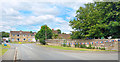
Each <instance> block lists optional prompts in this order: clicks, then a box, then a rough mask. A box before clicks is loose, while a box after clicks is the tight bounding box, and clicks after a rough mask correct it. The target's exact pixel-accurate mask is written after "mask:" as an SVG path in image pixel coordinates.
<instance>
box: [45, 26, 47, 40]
mask: <svg viewBox="0 0 120 62" xmlns="http://www.w3.org/2000/svg"><path fill="white" fill-rule="evenodd" d="M46 28H47V25H45V41H46V40H47V31H46Z"/></svg>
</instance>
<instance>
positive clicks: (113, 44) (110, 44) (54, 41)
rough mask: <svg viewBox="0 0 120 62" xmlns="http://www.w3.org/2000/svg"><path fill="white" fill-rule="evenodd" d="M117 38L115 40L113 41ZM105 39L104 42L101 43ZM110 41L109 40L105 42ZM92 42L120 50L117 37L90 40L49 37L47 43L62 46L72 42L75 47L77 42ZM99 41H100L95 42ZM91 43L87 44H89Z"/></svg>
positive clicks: (108, 48) (107, 48) (94, 44)
mask: <svg viewBox="0 0 120 62" xmlns="http://www.w3.org/2000/svg"><path fill="white" fill-rule="evenodd" d="M113 40H115V41H113ZM101 41H103V43H100V42H101ZM105 41H108V42H105ZM89 42H90V43H91V42H94V43H93V44H92V47H105V48H106V50H118V40H117V39H89V40H83V39H74V40H72V39H48V40H47V44H48V45H54V46H61V44H63V43H70V44H71V47H75V45H74V44H75V43H89ZM95 42H99V43H95ZM88 45H89V44H86V46H88Z"/></svg>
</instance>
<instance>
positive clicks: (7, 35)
mask: <svg viewBox="0 0 120 62" xmlns="http://www.w3.org/2000/svg"><path fill="white" fill-rule="evenodd" d="M1 33H2V38H3V37H9V33H8V32H4V31H2V32H1Z"/></svg>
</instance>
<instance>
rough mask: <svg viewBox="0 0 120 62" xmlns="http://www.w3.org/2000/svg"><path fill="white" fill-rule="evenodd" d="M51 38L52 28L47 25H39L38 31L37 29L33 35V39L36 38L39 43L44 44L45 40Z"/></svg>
mask: <svg viewBox="0 0 120 62" xmlns="http://www.w3.org/2000/svg"><path fill="white" fill-rule="evenodd" d="M51 38H52V30H51V29H50V28H49V27H48V26H47V25H43V26H41V29H40V31H38V32H37V33H36V35H35V39H36V40H37V39H39V40H40V43H42V44H44V45H45V40H46V39H51Z"/></svg>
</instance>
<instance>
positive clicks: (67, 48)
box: [37, 44, 116, 51]
mask: <svg viewBox="0 0 120 62" xmlns="http://www.w3.org/2000/svg"><path fill="white" fill-rule="evenodd" d="M37 45H40V44H37ZM40 46H43V47H50V48H56V49H62V50H76V51H116V50H98V49H85V48H72V47H62V46H52V45H40Z"/></svg>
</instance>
